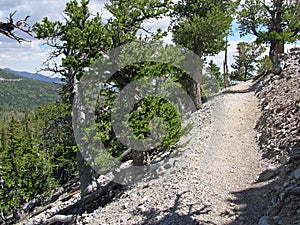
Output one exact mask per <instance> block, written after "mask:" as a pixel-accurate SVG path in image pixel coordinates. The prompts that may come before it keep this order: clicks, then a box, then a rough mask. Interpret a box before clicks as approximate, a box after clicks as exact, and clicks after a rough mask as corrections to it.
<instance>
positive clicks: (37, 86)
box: [0, 69, 61, 114]
mask: <svg viewBox="0 0 300 225" xmlns="http://www.w3.org/2000/svg"><path fill="white" fill-rule="evenodd" d="M60 90H61V85H60V84H54V83H46V82H42V81H36V80H32V79H28V78H24V77H20V76H17V75H14V74H12V73H9V72H7V71H5V70H2V69H0V110H1V114H2V113H3V112H7V111H16V112H17V111H23V112H25V111H34V110H36V109H37V107H38V106H42V105H45V104H49V103H52V102H55V101H56V100H58V99H59V94H58V93H59V91H60Z"/></svg>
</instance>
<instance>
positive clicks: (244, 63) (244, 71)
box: [231, 42, 266, 81]
mask: <svg viewBox="0 0 300 225" xmlns="http://www.w3.org/2000/svg"><path fill="white" fill-rule="evenodd" d="M237 50H238V55H235V56H234V60H235V61H234V63H233V64H232V65H231V67H232V68H233V69H234V71H233V72H232V74H231V76H232V77H231V78H232V79H234V80H242V81H246V80H248V79H251V78H252V77H253V76H254V72H256V71H257V69H256V64H257V62H259V60H260V58H259V57H261V55H262V54H263V53H264V52H265V51H266V48H265V47H263V46H261V45H259V44H257V43H255V42H251V43H247V42H240V43H239V44H238V46H237Z"/></svg>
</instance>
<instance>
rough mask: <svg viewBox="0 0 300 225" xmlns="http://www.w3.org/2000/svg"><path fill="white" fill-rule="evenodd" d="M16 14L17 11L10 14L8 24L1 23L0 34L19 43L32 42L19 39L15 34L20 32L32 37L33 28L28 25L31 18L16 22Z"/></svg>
mask: <svg viewBox="0 0 300 225" xmlns="http://www.w3.org/2000/svg"><path fill="white" fill-rule="evenodd" d="M16 12H17V11H15V12H13V13H10V14H9V18H7V22H5V23H3V22H0V33H1V34H3V35H5V36H7V37H9V38H11V39H14V40H16V41H17V42H19V43H21V42H22V41H26V42H30V41H29V40H26V39H24V38H22V37H19V36H17V35H16V34H15V33H14V31H15V30H20V31H22V32H23V33H26V34H28V35H30V36H32V30H31V27H30V25H29V24H28V23H27V19H28V18H29V16H26V17H25V19H23V20H18V21H17V22H14V19H13V16H14V15H15V14H16Z"/></svg>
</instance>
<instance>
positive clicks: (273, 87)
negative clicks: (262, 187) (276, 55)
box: [257, 50, 300, 224]
mask: <svg viewBox="0 0 300 225" xmlns="http://www.w3.org/2000/svg"><path fill="white" fill-rule="evenodd" d="M281 64H282V68H283V69H282V72H281V73H280V74H278V75H274V74H272V73H271V74H268V75H267V76H265V77H263V79H262V80H261V86H260V89H259V90H258V92H257V96H258V98H259V99H260V105H261V109H262V115H261V117H260V119H259V122H258V124H257V129H258V131H259V132H260V137H259V141H260V147H261V150H262V152H263V155H264V157H266V158H269V159H272V160H274V161H276V162H278V163H279V165H280V166H279V167H277V168H276V169H274V170H272V171H269V172H270V174H272V177H275V179H274V181H273V184H272V191H271V192H270V197H272V202H273V204H272V205H271V207H269V210H268V212H267V213H266V216H265V218H266V219H268V223H269V224H300V50H295V51H293V52H291V53H290V54H289V55H285V56H284V57H283V61H282V63H281Z"/></svg>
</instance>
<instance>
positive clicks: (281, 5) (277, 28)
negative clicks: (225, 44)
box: [237, 0, 300, 53]
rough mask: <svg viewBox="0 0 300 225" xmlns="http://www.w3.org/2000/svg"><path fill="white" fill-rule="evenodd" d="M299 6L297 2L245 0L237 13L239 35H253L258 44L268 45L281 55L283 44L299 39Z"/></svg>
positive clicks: (296, 0) (294, 0)
mask: <svg viewBox="0 0 300 225" xmlns="http://www.w3.org/2000/svg"><path fill="white" fill-rule="evenodd" d="M299 7H300V5H299V2H298V0H292V1H283V0H272V1H260V0H246V1H245V2H244V3H243V4H242V5H241V10H240V12H239V13H238V17H237V19H238V22H239V23H240V29H241V35H242V36H244V35H247V34H253V35H255V36H256V37H257V42H259V43H270V44H271V49H270V52H271V51H272V50H276V52H277V53H282V50H283V46H281V44H280V43H282V44H284V43H285V42H295V41H297V40H299V38H300V34H299V31H300V22H299V21H300V8H299ZM281 48H282V49H281Z"/></svg>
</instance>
